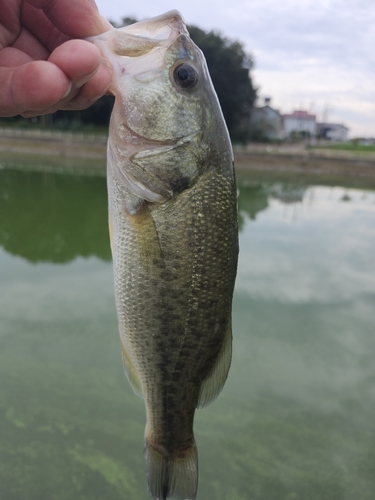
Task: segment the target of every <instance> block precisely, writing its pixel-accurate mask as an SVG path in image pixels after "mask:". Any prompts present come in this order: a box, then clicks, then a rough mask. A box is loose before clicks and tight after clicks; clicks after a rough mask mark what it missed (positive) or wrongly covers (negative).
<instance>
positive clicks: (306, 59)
mask: <svg viewBox="0 0 375 500" xmlns="http://www.w3.org/2000/svg"><path fill="white" fill-rule="evenodd" d="M96 3H97V5H98V7H99V10H100V11H101V13H102V14H103V15H104V16H105V17H106V18H107V19H111V20H114V21H116V22H119V21H120V20H121V18H122V17H126V16H132V17H135V18H137V19H138V20H141V19H145V18H149V17H153V16H156V15H159V14H162V13H164V12H167V11H168V10H171V9H178V10H179V11H180V12H181V13H182V15H183V17H184V19H185V21H186V23H187V24H194V25H196V26H199V27H200V28H202V29H204V30H205V31H211V30H214V31H217V32H219V33H220V34H221V35H222V36H225V37H227V38H230V39H232V40H238V41H240V42H241V43H242V44H243V46H244V48H245V50H246V52H248V53H250V54H251V55H252V57H253V60H254V68H253V69H252V70H251V77H252V80H253V82H254V85H255V86H256V87H257V88H258V95H259V99H258V103H257V104H258V105H262V104H263V103H264V98H265V97H270V98H271V106H272V107H273V108H276V109H278V110H279V111H280V112H281V113H290V112H292V111H294V110H297V109H303V110H306V111H309V112H310V113H313V114H315V115H316V116H317V120H318V121H325V122H327V121H328V122H330V123H342V124H344V125H346V126H347V127H348V128H349V136H350V137H351V138H354V137H375V48H373V47H375V1H374V0H190V1H189V2H181V1H177V0H175V1H170V0H139V1H138V2H126V1H124V0H96Z"/></svg>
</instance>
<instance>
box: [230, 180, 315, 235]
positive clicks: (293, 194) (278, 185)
mask: <svg viewBox="0 0 375 500" xmlns="http://www.w3.org/2000/svg"><path fill="white" fill-rule="evenodd" d="M238 188H239V197H238V211H239V216H238V224H239V229H240V231H241V230H242V228H243V225H244V223H245V220H244V214H246V215H247V216H248V217H249V219H251V220H255V219H256V216H257V214H258V213H259V212H262V211H263V210H266V209H267V208H268V206H269V199H270V198H274V199H277V200H279V201H281V202H282V203H285V204H291V203H302V202H303V198H304V195H305V192H306V190H307V189H308V186H307V185H305V184H303V185H301V184H297V183H290V182H258V183H256V184H251V185H246V183H244V182H241V181H239V183H238Z"/></svg>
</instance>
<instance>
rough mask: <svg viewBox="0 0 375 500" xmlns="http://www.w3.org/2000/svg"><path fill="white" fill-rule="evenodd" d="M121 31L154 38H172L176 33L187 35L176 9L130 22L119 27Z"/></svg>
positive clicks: (182, 20)
mask: <svg viewBox="0 0 375 500" xmlns="http://www.w3.org/2000/svg"><path fill="white" fill-rule="evenodd" d="M121 31H124V32H127V33H130V34H132V35H135V36H139V37H142V38H150V39H154V40H168V39H171V38H173V39H174V38H175V37H176V34H177V36H178V34H185V35H188V31H187V29H186V25H185V21H184V19H183V17H182V15H181V13H180V12H179V11H178V10H170V11H168V12H166V13H165V14H161V15H160V16H156V17H152V18H151V19H145V20H144V21H139V22H138V23H134V24H130V25H129V26H125V27H124V28H121ZM150 35H151V36H150Z"/></svg>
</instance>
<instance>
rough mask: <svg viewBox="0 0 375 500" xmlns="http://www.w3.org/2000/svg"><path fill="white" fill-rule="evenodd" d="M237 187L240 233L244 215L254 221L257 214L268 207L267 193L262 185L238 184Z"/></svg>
mask: <svg viewBox="0 0 375 500" xmlns="http://www.w3.org/2000/svg"><path fill="white" fill-rule="evenodd" d="M238 187H239V196H238V227H239V230H240V231H241V230H242V228H243V226H244V223H245V220H244V214H245V213H246V214H247V215H248V216H249V218H250V219H252V220H255V218H256V215H257V213H258V212H261V211H262V210H265V209H266V208H267V207H268V192H267V189H265V188H264V187H263V184H257V185H254V186H246V185H244V184H241V183H239V186H238Z"/></svg>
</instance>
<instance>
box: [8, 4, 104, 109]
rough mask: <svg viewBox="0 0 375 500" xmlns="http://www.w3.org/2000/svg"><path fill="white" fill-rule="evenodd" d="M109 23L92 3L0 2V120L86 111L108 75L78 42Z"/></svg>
mask: <svg viewBox="0 0 375 500" xmlns="http://www.w3.org/2000/svg"><path fill="white" fill-rule="evenodd" d="M111 27H112V26H111V25H110V23H109V22H108V21H106V20H105V19H104V18H103V17H102V16H101V15H100V13H99V11H98V10H97V7H96V4H95V1H94V0H0V116H3V117H9V116H15V115H22V116H23V117H25V118H29V117H32V116H38V115H44V114H48V113H53V112H55V111H57V110H58V109H68V110H73V109H76V110H78V109H85V108H88V107H89V106H90V105H91V104H93V103H94V102H95V101H96V100H97V99H99V97H101V96H102V95H103V94H105V93H106V91H107V89H108V87H109V85H110V82H111V71H110V69H109V68H108V67H107V66H105V64H104V63H103V60H102V57H101V55H100V53H99V50H98V49H97V48H96V47H95V46H94V45H93V44H91V43H89V42H86V41H84V40H80V39H82V38H85V37H88V36H94V35H99V34H100V33H103V32H105V31H108V30H109V29H111Z"/></svg>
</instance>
